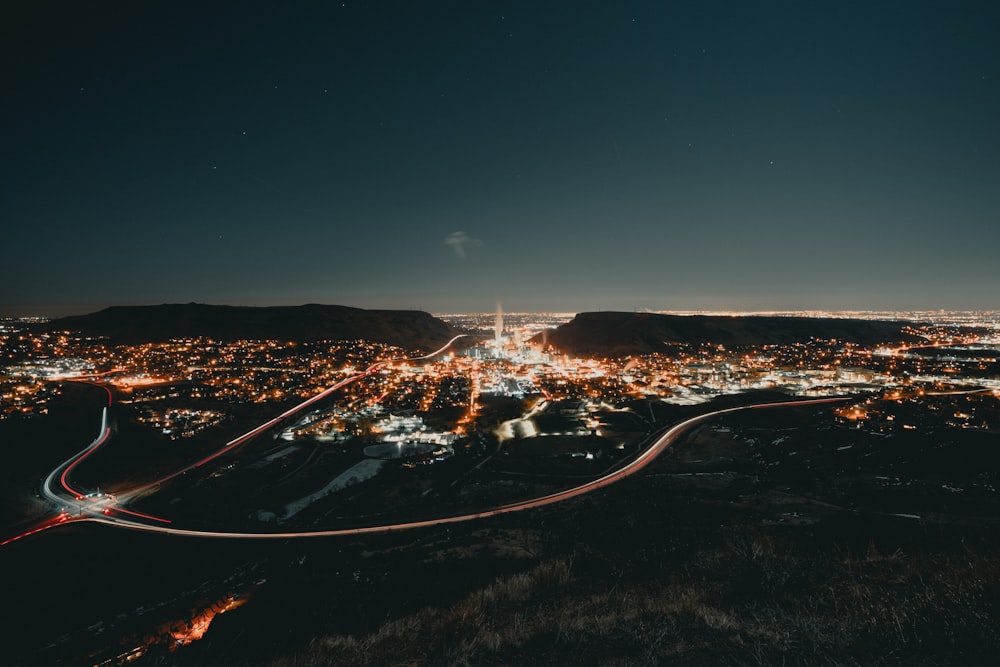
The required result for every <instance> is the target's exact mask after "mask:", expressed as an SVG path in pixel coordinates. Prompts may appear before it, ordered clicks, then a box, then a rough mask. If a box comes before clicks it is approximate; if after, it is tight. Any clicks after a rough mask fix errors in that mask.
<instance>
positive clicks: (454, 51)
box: [0, 0, 1000, 315]
mask: <svg viewBox="0 0 1000 667" xmlns="http://www.w3.org/2000/svg"><path fill="white" fill-rule="evenodd" d="M18 4H19V5H23V6H21V7H19V8H17V9H16V10H12V9H11V8H10V7H8V8H5V10H4V16H3V19H2V20H0V24H2V27H0V38H2V39H0V41H2V45H0V49H2V52H3V64H2V68H0V80H2V82H3V98H2V99H3V103H2V105H0V118H2V123H0V128H2V129H0V131H2V133H3V144H2V149H0V151H2V155H3V158H2V159H0V169H2V190H0V222H2V232H3V236H2V239H3V243H2V259H0V267H2V268H0V314H3V315H29V314H41V315H61V314H71V313H79V312H89V311H92V310H96V309H98V308H101V307H104V306H106V305H112V304H153V303H166V302H169V303H176V302H189V301H197V302H204V303H218V304H245V305H274V304H301V303H310V302H312V303H327V304H343V305H352V306H359V307H366V308H416V309H421V310H427V311H431V312H436V313H445V312H461V311H490V310H492V309H493V308H494V307H495V305H496V303H497V302H500V303H502V304H503V307H504V309H505V310H507V311H519V310H523V311H530V310H558V311H583V310H598V309H619V310H632V309H645V308H648V309H654V310H702V309H705V310H708V309H723V308H726V309H738V310H764V309H806V308H816V309H893V310H898V309H925V308H926V309H931V308H933V309H973V308H982V309H1000V37H998V36H1000V3H997V2H995V1H992V0H990V1H987V2H957V1H947V2H946V1H942V2H918V1H905V2H904V1H902V0H900V1H899V2H888V1H887V2H871V1H870V0H869V1H865V2H848V1H844V0H838V1H830V2H791V1H788V2H761V3H754V2H724V3H723V2H702V1H698V2H634V3H630V2H600V3H598V2H583V1H579V0H575V1H572V2H534V1H533V2H470V1H469V0H463V1H461V2H414V1H410V2H375V1H369V2H347V3H344V4H341V3H339V2H335V3H306V2H297V3H273V6H272V4H271V3H251V2H239V3H235V2H234V3H201V2H199V3H183V2H163V3H155V2H121V3H110V2H68V1H67V2H61V3H46V2H24V3H18ZM204 5H212V6H211V7H205V6H204Z"/></svg>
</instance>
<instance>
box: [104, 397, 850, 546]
mask: <svg viewBox="0 0 1000 667" xmlns="http://www.w3.org/2000/svg"><path fill="white" fill-rule="evenodd" d="M846 400H848V399H847V398H822V399H810V400H804V401H785V402H781V403H761V404H756V405H749V406H744V407H737V408H726V409H724V410H716V411H714V412H709V413H706V414H703V415H699V416H697V417H692V418H691V419H688V420H686V421H683V422H681V423H679V424H676V425H675V426H673V427H671V428H670V429H668V430H667V431H665V432H664V433H663V434H662V435H660V436H659V437H658V438H657V439H656V440H655V441H654V442H653V443H652V444H651V445H650V446H649V447H647V448H646V449H645V450H643V452H642V453H641V454H639V456H637V457H636V458H635V459H634V460H632V461H631V462H629V463H628V464H626V465H625V466H623V467H622V468H619V469H618V470H616V471H614V472H611V473H608V474H606V475H604V476H602V477H599V478H597V479H594V480H591V481H589V482H586V483H583V484H580V485H578V486H575V487H573V488H570V489H566V490H564V491H559V492H556V493H552V494H549V495H546V496H541V497H539V498H532V499H529V500H524V501H520V502H515V503H509V504H506V505H501V506H499V507H495V508H492V509H488V510H483V511H479V512H471V513H467V514H455V515H451V516H444V517H439V518H435V519H425V520H421V521H409V522H402V523H395V524H382V525H376V526H364V527H359V528H341V529H336V530H315V531H295V532H267V533H250V532H230V531H210V530H189V529H185V528H175V527H171V526H157V525H151V524H148V523H143V522H139V521H134V520H131V519H126V518H121V517H114V516H92V517H89V519H90V520H91V521H97V522H100V523H106V524H110V525H114V526H120V527H123V528H130V529H133V530H142V531H147V532H157V533H166V534H170V535H187V536H191V537H214V538H220V537H221V538H242V539H290V538H308V537H335V536H344V535H365V534H371V533H390V532H396V531H401V530H410V529H414V528H427V527H430V526H441V525H446V524H452V523H460V522H463V521H473V520H476V519H483V518H487V517H492V516H499V515H501V514H509V513H511V512H520V511H523V510H529V509H535V508H539V507H544V506H546V505H551V504H553V503H558V502H562V501H565V500H569V499H571V498H576V497H577V496H582V495H583V494H585V493H590V492H592V491H596V490H597V489H600V488H603V487H605V486H608V485H609V484H614V483H615V482H618V481H620V480H622V479H624V478H626V477H629V476H631V475H634V474H635V473H637V472H639V471H640V470H642V469H643V468H645V467H646V466H648V465H649V464H650V463H652V462H653V461H654V460H656V458H657V457H658V456H659V455H660V454H662V453H663V451H664V450H666V449H667V448H668V447H670V445H672V444H673V443H674V442H675V441H676V440H677V438H678V437H680V436H681V435H682V434H683V433H685V432H686V431H688V430H689V429H691V428H692V427H694V426H697V425H699V424H702V423H704V422H706V421H709V420H711V419H715V418H716V417H719V416H721V415H724V414H728V413H732V412H741V411H746V410H759V409H767V408H780V407H794V406H802V405H820V404H827V403H836V402H842V401H846Z"/></svg>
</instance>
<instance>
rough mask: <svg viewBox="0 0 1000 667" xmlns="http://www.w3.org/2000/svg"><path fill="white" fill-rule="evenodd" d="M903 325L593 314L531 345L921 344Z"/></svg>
mask: <svg viewBox="0 0 1000 667" xmlns="http://www.w3.org/2000/svg"><path fill="white" fill-rule="evenodd" d="M909 324H911V323H909V322H890V321H880V320H852V319H835V318H811V317H769V316H756V315H752V316H740V317H724V316H712V315H661V314H656V313H621V312H596V313H579V314H578V315H576V317H574V318H573V319H572V320H571V321H569V322H567V323H566V324H563V325H560V326H559V327H557V328H555V329H553V330H551V331H546V332H543V333H541V334H538V335H536V336H535V337H534V338H532V342H534V343H535V344H540V345H545V346H551V347H553V348H555V349H556V350H558V351H559V352H562V353H564V354H569V355H572V356H602V357H624V356H628V355H638V354H650V353H654V352H663V353H666V352H671V351H674V350H676V349H677V348H678V347H682V346H690V345H700V344H702V343H706V342H711V343H713V344H716V345H724V346H725V347H727V348H729V349H733V348H740V347H747V346H751V345H790V344H793V343H807V342H809V340H810V339H812V338H820V339H837V340H840V341H843V342H849V343H855V344H858V345H866V346H874V345H879V344H881V343H886V342H919V341H923V340H924V339H923V338H921V337H920V336H917V335H915V334H913V333H909V332H907V331H905V328H906V327H907V326H908V325H909Z"/></svg>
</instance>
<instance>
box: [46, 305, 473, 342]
mask: <svg viewBox="0 0 1000 667" xmlns="http://www.w3.org/2000/svg"><path fill="white" fill-rule="evenodd" d="M46 328H47V329H49V330H52V331H57V330H70V331H78V332H80V333H82V334H84V335H89V336H106V337H108V338H109V339H110V340H112V341H113V342H116V343H142V342H162V341H166V340H170V339H173V338H198V337H207V338H212V339H214V340H219V341H230V340H239V339H272V340H288V341H295V342H308V341H317V340H368V341H373V342H379V343H387V344H390V345H396V346H399V347H402V348H405V349H411V350H413V349H421V350H427V351H429V350H434V349H437V348H438V347H440V346H441V345H443V344H444V343H446V342H448V340H450V339H451V338H452V337H454V336H455V335H456V334H458V333H460V332H459V331H458V330H457V329H455V328H454V327H452V326H451V325H450V324H448V323H446V322H444V321H442V320H439V319H438V318H436V317H433V316H432V315H430V314H429V313H425V312H423V311H417V310H364V309H361V308H350V307H348V306H325V305H320V304H307V305H304V306H271V307H262V308H258V307H250V306H214V305H206V304H200V303H187V304H164V305H159V306H113V307H111V308H105V309H104V310H101V311H98V312H96V313H90V314H89V315H76V316H72V317H63V318H60V319H57V320H52V321H51V322H49V323H48V324H47V325H46Z"/></svg>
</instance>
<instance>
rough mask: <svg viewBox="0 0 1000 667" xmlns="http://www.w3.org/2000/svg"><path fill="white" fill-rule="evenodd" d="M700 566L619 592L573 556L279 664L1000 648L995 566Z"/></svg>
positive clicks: (873, 556)
mask: <svg viewBox="0 0 1000 667" xmlns="http://www.w3.org/2000/svg"><path fill="white" fill-rule="evenodd" d="M701 556H702V557H700V558H699V559H697V561H696V562H694V563H692V565H691V566H690V567H689V568H686V571H683V570H682V571H678V572H675V573H673V574H672V575H670V576H669V577H666V578H664V577H658V578H653V579H648V578H647V579H642V578H639V579H637V578H636V577H634V576H633V577H631V580H630V581H627V582H626V580H624V579H622V577H621V576H618V577H617V578H615V579H613V580H610V582H609V580H608V579H604V580H603V581H602V580H600V579H595V578H593V577H592V576H590V575H587V576H583V575H582V574H581V575H579V576H577V575H576V574H575V573H574V568H573V560H572V559H569V558H565V559H553V560H548V561H544V562H542V563H541V564H539V565H538V566H536V567H535V568H534V569H532V570H530V571H528V572H525V573H521V574H514V575H510V576H505V577H501V578H498V579H496V580H495V581H494V582H493V583H492V584H490V585H488V586H486V587H484V588H482V589H480V590H477V591H475V592H473V593H471V594H470V595H468V596H466V597H465V598H463V599H461V600H459V601H458V602H456V603H454V604H452V605H450V606H447V607H445V608H443V609H435V608H431V607H428V608H425V609H423V610H421V611H419V612H418V613H416V614H412V615H410V616H407V617H404V618H399V619H393V620H389V621H386V622H385V623H383V624H382V625H381V627H379V628H378V629H377V630H376V631H374V632H372V633H370V634H366V635H363V636H357V637H356V636H352V635H330V636H326V637H323V638H319V639H316V640H314V641H313V643H312V644H311V645H310V646H309V647H308V649H306V650H304V651H302V652H300V653H299V654H296V655H293V656H290V657H289V658H287V659H285V660H283V661H280V662H278V663H276V664H278V665H281V666H283V667H302V666H304V665H325V664H336V665H369V664H382V665H415V664H419V665H427V664H442V665H513V664H517V665H530V664H554V663H560V664H561V663H566V662H576V663H579V664H583V665H654V664H664V663H667V664H680V665H695V664H705V663H706V662H708V663H713V664H732V665H770V664H789V665H856V664H865V665H868V664H874V665H891V664H970V663H975V662H977V661H978V660H979V659H981V658H983V657H985V656H988V655H991V654H992V651H995V650H996V649H998V648H1000V637H998V631H997V626H996V623H995V613H996V605H997V602H998V601H997V599H996V594H997V592H998V587H997V582H1000V557H995V556H992V555H988V554H985V555H984V554H980V555H978V556H975V557H971V556H966V555H962V556H961V557H959V556H957V555H954V554H952V555H948V556H942V555H929V556H908V555H905V554H903V553H902V552H900V551H898V550H897V551H893V552H890V553H882V552H880V551H879V550H878V549H876V548H874V545H872V548H869V549H868V550H867V551H866V552H865V553H863V554H862V555H860V556H859V557H855V556H850V555H840V556H837V555H830V556H829V557H828V558H826V559H824V560H823V561H822V562H816V561H812V560H805V559H803V558H802V557H801V554H800V555H799V556H793V555H791V554H790V553H789V550H788V549H787V548H786V545H782V544H780V543H778V542H775V541H774V540H773V539H771V538H768V537H766V536H764V537H760V536H759V537H754V538H747V539H740V538H732V539H727V540H726V544H725V546H724V547H723V548H721V549H716V550H707V551H705V552H704V553H702V554H701ZM820 567H821V568H825V570H823V571H821V572H819V573H817V572H816V571H815V570H816V568H820ZM817 574H818V576H817ZM609 583H610V586H609V585H607V584H609ZM748 590H749V591H750V593H749V594H748V593H747V591H748Z"/></svg>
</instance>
